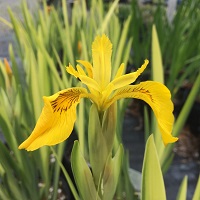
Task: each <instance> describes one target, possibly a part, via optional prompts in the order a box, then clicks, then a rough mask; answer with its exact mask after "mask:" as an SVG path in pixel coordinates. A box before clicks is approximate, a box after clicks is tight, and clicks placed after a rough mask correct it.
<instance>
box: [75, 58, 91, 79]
mask: <svg viewBox="0 0 200 200" xmlns="http://www.w3.org/2000/svg"><path fill="white" fill-rule="evenodd" d="M77 62H78V63H80V64H82V65H83V66H84V67H85V69H86V71H87V73H88V76H89V77H90V78H93V67H92V65H91V64H90V63H89V62H88V61H84V60H77Z"/></svg>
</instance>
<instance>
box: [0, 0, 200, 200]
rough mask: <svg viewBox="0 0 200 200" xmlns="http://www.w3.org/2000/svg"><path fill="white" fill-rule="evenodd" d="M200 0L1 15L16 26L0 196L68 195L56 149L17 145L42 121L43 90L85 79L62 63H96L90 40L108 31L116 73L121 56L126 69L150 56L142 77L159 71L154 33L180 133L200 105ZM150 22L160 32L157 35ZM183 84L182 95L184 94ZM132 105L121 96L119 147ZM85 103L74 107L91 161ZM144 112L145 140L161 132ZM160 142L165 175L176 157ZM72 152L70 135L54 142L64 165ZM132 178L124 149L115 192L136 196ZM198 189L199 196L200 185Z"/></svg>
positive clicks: (2, 117)
mask: <svg viewBox="0 0 200 200" xmlns="http://www.w3.org/2000/svg"><path fill="white" fill-rule="evenodd" d="M168 2H171V1H168ZM199 3H200V2H199V0H195V1H194V0H193V1H192V0H186V1H183V2H181V3H180V4H177V5H176V9H175V10H172V11H174V12H172V13H174V15H173V17H172V18H171V15H169V14H168V13H169V11H170V10H169V9H170V8H169V5H170V4H167V3H166V2H165V1H162V0H160V1H156V0H155V1H146V2H145V3H144V2H143V3H142V2H141V1H137V0H130V1H126V2H125V3H124V2H123V1H120V2H119V1H118V0H115V1H103V0H90V1H65V0H62V1H58V0H52V1H47V2H46V1H43V2H40V4H39V5H38V9H37V10H36V11H35V12H34V13H32V12H30V11H29V8H28V6H27V4H26V2H25V1H23V3H22V6H21V12H22V19H20V18H18V17H17V16H16V15H14V14H13V12H12V10H11V9H8V12H9V15H10V22H8V21H6V22H5V20H4V19H2V18H1V21H3V22H4V23H6V24H7V25H8V26H9V27H10V28H11V29H12V31H13V34H14V37H15V46H14V47H13V46H12V45H10V46H9V58H8V60H9V62H8V61H7V60H4V61H0V99H1V101H0V128H1V132H2V134H3V140H1V141H0V152H1V156H0V198H1V199H3V200H4V199H8V200H9V199H17V200H18V199H33V200H36V199H37V200H38V199H59V198H60V199H61V198H62V194H63V193H67V191H66V189H65V188H66V187H65V184H66V181H65V180H64V179H62V178H61V177H60V174H61V172H60V170H61V168H60V167H61V165H60V164H59V162H55V155H53V153H52V151H51V150H50V149H49V148H46V147H44V148H41V149H40V150H38V151H36V152H31V153H27V152H24V151H19V150H18V148H17V147H18V145H19V144H20V143H21V142H22V141H23V140H24V139H25V138H27V136H28V135H29V134H30V133H31V131H32V129H33V127H34V125H35V123H36V121H37V119H38V116H39V114H40V112H41V109H42V107H43V102H42V96H44V95H51V94H53V93H55V92H57V91H58V90H61V89H64V88H68V87H71V86H77V85H79V84H80V83H79V81H78V80H75V79H74V78H72V77H71V76H69V75H68V74H67V73H66V71H65V66H67V65H68V64H69V62H70V63H71V64H72V65H73V66H75V65H76V60H77V59H81V60H88V61H91V44H92V41H93V39H94V37H95V35H97V34H102V33H106V34H107V35H108V37H109V38H110V39H111V41H112V44H113V55H112V66H113V73H112V74H113V75H115V73H116V70H117V68H118V67H119V66H120V64H121V63H122V62H124V63H125V65H126V66H127V69H126V71H133V70H136V69H137V68H138V67H139V66H140V65H141V64H142V63H143V61H144V59H145V58H148V59H149V60H150V66H149V67H148V69H147V70H146V72H145V75H143V76H142V77H140V80H142V79H144V80H147V79H154V80H155V79H156V78H155V77H154V76H153V75H152V74H153V73H155V74H156V71H155V70H158V69H157V68H155V67H154V66H153V63H152V62H151V60H152V59H153V56H155V54H156V55H157V53H154V55H153V50H152V48H153V45H154V44H153V42H152V41H153V39H152V38H153V37H156V38H157V40H158V48H159V49H158V52H160V57H159V56H158V57H156V59H160V60H161V64H160V66H159V67H161V68H162V69H163V74H157V75H158V76H163V80H164V83H165V84H166V86H167V87H168V88H169V89H170V91H171V93H172V100H173V101H174V103H175V106H176V107H175V108H177V110H175V111H176V112H175V115H176V118H177V119H176V121H175V126H174V131H173V134H174V135H176V136H178V135H179V134H180V131H181V129H182V128H183V126H184V124H185V122H186V120H187V118H188V116H189V114H190V111H191V110H192V108H193V105H194V103H195V102H198V103H199V98H200V97H199V85H200V75H199V69H200V68H199V63H200V54H199V52H200V34H199V33H200V26H199V24H200V8H199ZM169 16H170V17H169ZM153 26H154V27H155V29H156V36H153V31H152V27H153ZM182 90H184V93H181V94H180V92H181V91H182ZM180 95H181V96H180ZM128 103H129V101H127V100H121V101H119V102H118V122H120V123H117V130H116V133H117V137H116V140H115V147H116V148H117V146H118V145H119V144H120V143H121V142H122V134H123V129H122V128H123V127H122V125H123V124H122V122H123V120H124V114H125V110H126V108H127V105H128ZM88 108H89V104H88V101H82V102H81V104H80V106H79V108H78V110H77V118H78V120H77V123H76V126H75V133H77V136H76V134H73V137H75V138H76V137H78V138H79V141H80V148H81V151H82V152H83V153H84V157H85V159H86V160H87V159H88V149H87V146H88V142H87V134H86V133H87V128H88V127H87V126H88V123H87V117H88V110H89V109H88ZM144 115H145V116H146V118H145V130H146V131H145V132H146V139H147V138H148V135H149V133H152V131H153V132H156V126H155V124H154V120H153V118H152V117H151V118H149V116H151V115H150V114H149V112H148V111H147V109H145V114H144ZM155 143H156V141H155ZM66 148H67V150H66ZM116 148H115V149H114V151H115V150H116ZM156 148H157V151H158V152H159V153H158V154H159V159H160V165H161V169H162V171H163V173H164V172H166V171H167V170H168V168H169V167H170V165H171V162H172V159H173V151H172V150H173V145H171V146H169V147H167V148H166V149H165V148H164V147H163V146H159V145H158V144H156ZM68 151H69V152H70V140H69V141H68V140H67V141H66V142H64V143H62V144H60V145H57V146H55V147H54V152H55V154H56V155H57V159H59V160H60V161H62V159H63V155H64V154H65V161H63V163H64V164H66V163H65V162H66V159H67V160H69V159H70V158H69V157H70V156H69V155H70V153H69V155H68V154H67V153H66V152H68ZM66 154H67V156H66ZM66 157H67V158H66ZM68 173H69V174H70V169H69V170H68ZM134 173H136V172H134ZM140 176H141V175H139V179H141V177H140ZM135 177H136V175H135ZM71 178H72V179H73V177H71ZM133 179H134V180H130V172H129V158H128V152H127V153H126V154H125V156H124V162H123V167H122V173H121V176H120V181H119V184H118V189H117V191H116V198H121V199H125V198H127V199H138V197H137V196H138V195H137V193H136V192H135V189H134V187H133V184H131V183H132V182H134V181H135V182H136V181H137V182H138V183H137V184H139V183H140V181H138V180H136V178H133ZM186 181H187V179H186V178H185V179H184V182H186ZM139 187H140V186H139ZM181 188H183V189H182V190H184V191H186V190H187V189H186V187H181ZM184 188H185V189H184ZM63 190H64V191H63ZM58 191H62V192H60V193H59V192H58ZM180 191H181V189H180ZM183 193H184V192H183ZM69 195H70V193H69ZM195 195H196V199H198V197H199V194H198V192H197V190H196V193H195ZM179 196H180V195H179ZM68 198H71V199H72V197H68ZM194 200H195V198H194Z"/></svg>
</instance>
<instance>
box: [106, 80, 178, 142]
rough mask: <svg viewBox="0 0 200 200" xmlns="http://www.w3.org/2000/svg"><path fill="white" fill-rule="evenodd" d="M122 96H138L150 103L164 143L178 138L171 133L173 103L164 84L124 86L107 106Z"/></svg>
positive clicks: (148, 82) (150, 83)
mask: <svg viewBox="0 0 200 200" xmlns="http://www.w3.org/2000/svg"><path fill="white" fill-rule="evenodd" d="M121 98H137V99H141V100H143V101H145V102H146V103H148V104H149V105H150V106H151V108H152V110H153V111H154V114H155V116H156V118H157V121H158V125H159V128H160V131H161V134H162V139H163V142H164V144H165V145H167V144H168V143H173V142H176V141H177V140H178V138H176V137H173V136H172V135H171V132H172V127H173V123H174V116H173V114H172V112H173V103H172V101H171V94H170V91H169V90H168V89H167V87H165V86H164V85H163V84H161V83H158V82H154V81H146V82H141V83H140V84H138V85H129V86H126V87H123V88H121V89H118V90H116V92H115V94H114V96H113V98H112V99H111V100H109V101H108V102H107V106H109V105H111V104H112V103H113V102H114V101H116V100H118V99H121Z"/></svg>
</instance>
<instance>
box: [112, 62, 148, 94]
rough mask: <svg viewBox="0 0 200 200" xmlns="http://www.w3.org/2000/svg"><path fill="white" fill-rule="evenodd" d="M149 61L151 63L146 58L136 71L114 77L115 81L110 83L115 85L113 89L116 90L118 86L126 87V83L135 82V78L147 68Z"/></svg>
mask: <svg viewBox="0 0 200 200" xmlns="http://www.w3.org/2000/svg"><path fill="white" fill-rule="evenodd" d="M148 63H149V61H148V60H145V61H144V64H143V65H142V66H141V67H140V68H139V69H138V70H137V71H136V72H132V73H129V74H125V75H122V76H116V78H115V79H113V81H111V83H110V84H113V86H114V87H113V89H114V90H116V89H118V88H121V87H124V86H126V85H129V84H131V83H133V82H135V80H136V79H137V78H138V76H139V75H140V74H141V73H142V72H143V71H144V70H145V68H146V67H147V65H148ZM119 73H120V72H119Z"/></svg>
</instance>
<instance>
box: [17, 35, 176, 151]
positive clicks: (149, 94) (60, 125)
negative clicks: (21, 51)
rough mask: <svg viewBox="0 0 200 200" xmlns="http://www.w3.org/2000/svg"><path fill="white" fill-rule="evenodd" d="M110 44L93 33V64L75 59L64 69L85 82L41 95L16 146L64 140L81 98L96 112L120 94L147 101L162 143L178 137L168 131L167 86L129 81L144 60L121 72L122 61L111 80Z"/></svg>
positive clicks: (30, 146)
mask: <svg viewBox="0 0 200 200" xmlns="http://www.w3.org/2000/svg"><path fill="white" fill-rule="evenodd" d="M111 54H112V44H111V42H110V40H109V39H108V37H107V36H106V35H102V36H97V37H96V38H95V40H94V42H93V44H92V58H93V66H92V65H91V64H90V63H89V62H87V61H82V60H78V61H77V62H78V63H79V64H81V65H82V66H83V67H84V68H85V71H86V72H85V71H84V70H83V68H82V67H81V66H80V65H77V66H76V69H74V68H73V67H72V65H69V66H68V67H67V68H66V70H67V72H68V73H70V74H71V75H73V76H75V77H76V78H78V79H79V80H80V81H81V82H82V83H83V84H85V85H86V86H87V89H86V88H83V87H74V88H69V89H65V90H61V91H59V92H57V93H55V94H54V95H52V96H49V97H43V100H44V108H43V110H42V113H41V115H40V117H39V119H38V122H37V124H36V126H35V128H34V130H33V132H32V134H31V135H30V136H29V137H28V139H27V140H25V141H24V142H23V143H22V144H21V145H20V146H19V149H26V150H28V151H33V150H35V149H38V148H40V147H42V146H44V145H48V146H50V145H55V144H58V143H60V142H62V141H64V140H66V139H67V138H68V137H69V135H70V134H71V132H72V130H73V127H74V123H75V121H76V106H77V104H78V103H80V99H81V98H89V99H91V101H92V102H93V103H94V104H96V106H97V108H98V110H99V111H100V112H102V111H105V110H106V109H108V107H109V106H110V105H111V104H113V103H114V102H115V101H117V100H118V99H121V98H137V99H141V100H143V101H145V102H146V103H148V104H149V105H150V106H151V108H152V109H153V111H154V113H155V116H156V118H157V121H158V125H159V128H160V132H161V134H162V139H163V142H164V144H165V145H166V144H168V143H173V142H175V141H177V140H178V138H176V137H173V136H172V135H171V131H172V126H173V122H174V117H173V114H172V111H173V103H172V102H171V100H170V98H171V95H170V92H169V90H168V89H167V88H166V87H165V86H164V85H163V84H161V83H158V82H154V81H146V82H141V83H140V84H137V85H130V84H131V83H133V82H134V81H135V80H136V79H137V77H138V76H139V75H140V74H141V73H142V72H143V71H144V70H145V68H146V67H147V65H148V62H149V61H148V60H145V61H144V64H143V65H142V66H141V67H140V68H139V69H138V70H137V71H136V72H132V73H129V74H125V75H124V74H123V72H124V64H121V66H120V67H119V69H118V71H117V73H116V75H115V77H114V79H113V80H112V81H111V80H110V79H111V71H112V70H111Z"/></svg>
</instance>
